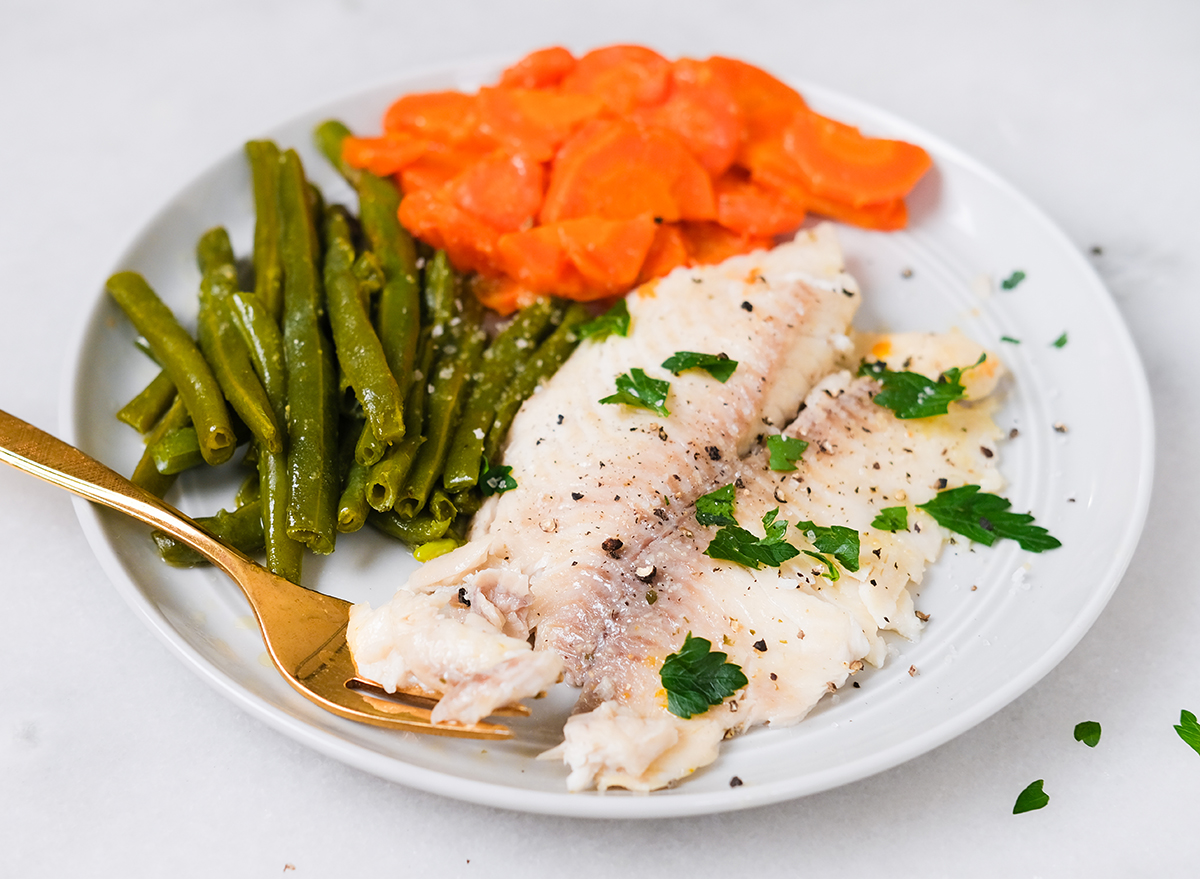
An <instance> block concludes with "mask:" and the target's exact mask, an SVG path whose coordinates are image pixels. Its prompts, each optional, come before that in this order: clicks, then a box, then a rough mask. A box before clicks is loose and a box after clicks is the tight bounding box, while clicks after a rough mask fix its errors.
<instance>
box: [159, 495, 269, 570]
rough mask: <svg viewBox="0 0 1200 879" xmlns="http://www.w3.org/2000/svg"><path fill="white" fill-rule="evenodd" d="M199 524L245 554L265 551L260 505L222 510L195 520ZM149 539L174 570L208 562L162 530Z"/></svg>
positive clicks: (254, 504)
mask: <svg viewBox="0 0 1200 879" xmlns="http://www.w3.org/2000/svg"><path fill="white" fill-rule="evenodd" d="M196 524H197V525H200V526H202V527H203V528H204V530H205V531H208V532H209V533H210V534H212V536H213V537H215V538H217V539H218V540H220V541H221V542H223V543H227V544H229V545H230V546H232V547H233V548H234V549H236V550H239V551H240V552H243V553H245V554H246V555H253V554H254V553H257V552H261V551H262V548H263V524H262V510H261V509H260V507H259V505H258V504H257V503H251V504H246V505H244V506H241V507H238V508H237V509H236V510H234V511H233V512H232V513H227V512H225V510H221V511H220V512H219V513H217V514H216V515H215V516H201V517H200V518H198V519H196ZM150 536H151V537H152V538H153V539H154V543H155V545H157V546H158V554H159V555H161V556H162V560H163V561H164V562H166V563H167V564H168V565H171V566H172V567H175V568H194V567H197V566H199V565H207V564H208V563H209V562H208V560H207V559H205V558H204V556H202V555H200V553H198V552H196V550H194V549H192V548H191V547H190V546H188V545H187V544H185V543H181V542H180V541H178V540H176V539H175V538H174V537H171V536H170V535H168V534H164V533H163V532H162V531H153V532H151V535H150Z"/></svg>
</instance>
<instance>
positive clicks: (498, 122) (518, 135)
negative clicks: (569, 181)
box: [479, 88, 604, 162]
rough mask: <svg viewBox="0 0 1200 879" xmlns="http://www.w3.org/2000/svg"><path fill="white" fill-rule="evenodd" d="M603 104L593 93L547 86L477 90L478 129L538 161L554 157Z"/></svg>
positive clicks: (545, 160) (593, 116) (592, 117)
mask: <svg viewBox="0 0 1200 879" xmlns="http://www.w3.org/2000/svg"><path fill="white" fill-rule="evenodd" d="M603 108H604V104H603V102H602V101H601V100H600V99H599V98H597V97H596V96H594V95H571V94H560V93H559V92H557V91H553V90H550V89H516V88H484V89H480V90H479V119H480V123H479V124H480V130H481V131H483V132H485V133H486V134H488V135H490V136H491V137H493V138H495V139H496V140H497V141H498V142H499V143H501V144H503V145H504V146H506V147H508V148H509V149H511V150H514V151H517V152H521V153H524V154H526V155H528V156H530V157H531V158H534V159H536V160H537V161H539V162H548V161H550V160H551V159H552V158H554V154H555V153H556V152H557V151H558V148H559V147H560V146H562V144H563V142H564V141H565V140H566V139H567V138H568V137H570V136H571V135H572V134H573V133H574V132H575V131H577V130H578V129H579V128H580V127H581V126H582V125H583V124H584V123H586V122H587V121H589V120H590V119H594V118H595V117H596V116H597V115H599V113H600V111H601V110H602V109H603Z"/></svg>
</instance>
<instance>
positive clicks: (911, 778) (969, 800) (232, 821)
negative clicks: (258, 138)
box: [0, 0, 1200, 877]
mask: <svg viewBox="0 0 1200 879" xmlns="http://www.w3.org/2000/svg"><path fill="white" fill-rule="evenodd" d="M617 41H638V42H645V43H648V44H651V45H653V46H655V47H656V48H658V49H660V50H661V51H663V52H664V53H666V54H668V55H676V54H692V55H704V54H710V53H717V52H719V53H721V54H730V55H734V56H739V57H744V58H746V59H748V60H752V61H755V62H758V63H760V64H762V65H763V66H766V67H768V68H770V69H773V70H775V71H777V72H779V73H782V74H789V75H794V76H797V77H800V78H806V79H810V80H813V81H815V82H820V83H822V84H825V85H828V86H830V87H833V88H835V89H838V90H840V91H843V92H845V93H848V94H852V95H855V96H857V97H860V98H862V99H865V100H867V101H869V102H872V103H874V104H877V105H879V106H881V107H884V108H886V109H888V110H891V111H893V112H895V113H897V114H899V115H901V116H904V117H907V118H909V119H911V120H912V121H914V122H916V123H918V124H920V125H922V126H925V127H927V128H928V129H929V130H931V131H933V132H935V133H937V134H939V135H941V136H943V137H945V138H946V139H947V140H949V141H950V142H952V143H954V144H956V145H958V146H960V147H961V148H963V149H965V150H966V151H967V152H969V153H971V154H973V155H975V156H976V157H978V158H979V159H981V160H982V161H984V162H985V163H987V164H988V165H990V166H991V167H992V168H994V169H995V170H997V171H998V172H999V173H1000V174H1001V175H1003V176H1004V177H1006V178H1007V179H1009V180H1010V181H1011V182H1013V183H1014V184H1015V185H1016V186H1017V187H1018V188H1019V189H1021V190H1023V191H1024V192H1025V193H1027V194H1028V195H1029V196H1031V197H1032V198H1033V200H1034V201H1036V202H1037V203H1038V204H1039V205H1040V206H1041V207H1042V208H1044V209H1045V210H1046V211H1047V212H1048V213H1049V214H1050V216H1051V217H1053V218H1054V219H1055V220H1056V221H1057V222H1058V223H1060V224H1061V225H1062V226H1063V228H1064V229H1065V230H1066V232H1067V234H1068V236H1069V237H1070V238H1071V240H1072V241H1073V242H1074V243H1075V244H1076V245H1077V246H1078V247H1079V248H1080V249H1081V250H1085V251H1088V250H1090V248H1092V247H1093V246H1094V245H1099V246H1101V247H1102V248H1103V253H1102V255H1099V256H1092V257H1090V258H1092V259H1093V260H1094V264H1095V265H1096V267H1097V269H1098V270H1099V271H1100V273H1101V275H1102V276H1103V277H1104V279H1105V280H1106V282H1107V283H1108V284H1109V286H1110V289H1111V290H1112V293H1113V296H1114V297H1115V299H1116V301H1117V303H1118V306H1119V307H1120V309H1121V311H1122V313H1123V314H1124V316H1125V318H1126V320H1127V321H1128V323H1129V325H1130V328H1131V330H1132V332H1133V335H1134V338H1135V341H1136V342H1137V345H1138V347H1139V349H1140V351H1141V354H1142V357H1143V358H1144V362H1145V364H1146V368H1147V371H1148V373H1149V376H1150V382H1151V386H1152V389H1153V394H1154V405H1155V410H1156V417H1157V419H1158V424H1157V429H1158V444H1157V450H1156V451H1157V456H1158V465H1157V476H1156V484H1155V486H1154V499H1153V502H1152V506H1151V511H1150V517H1149V521H1148V524H1147V528H1146V533H1145V536H1144V537H1143V539H1142V543H1141V545H1140V547H1139V549H1138V552H1137V554H1136V556H1135V558H1134V561H1133V564H1132V566H1131V568H1130V570H1129V573H1128V574H1127V575H1126V577H1125V579H1124V581H1123V583H1122V585H1121V587H1120V588H1119V590H1118V591H1117V593H1116V596H1115V597H1114V599H1113V600H1112V602H1111V604H1110V605H1109V606H1108V608H1107V610H1106V611H1105V612H1104V614H1103V615H1102V616H1101V618H1100V620H1099V621H1098V622H1097V624H1096V625H1095V627H1094V628H1093V629H1092V631H1091V632H1090V633H1089V634H1088V635H1087V636H1086V637H1085V638H1084V640H1083V642H1082V643H1081V644H1080V645H1079V646H1078V647H1077V648H1076V649H1075V651H1074V652H1073V653H1071V654H1070V656H1068V658H1067V659H1066V660H1065V661H1064V662H1063V663H1062V664H1061V665H1060V666H1059V667H1058V668H1057V669H1055V670H1054V671H1053V672H1051V673H1050V674H1049V675H1048V676H1047V677H1046V678H1045V679H1044V680H1043V681H1042V682H1041V683H1039V684H1038V685H1037V686H1035V687H1034V688H1033V689H1032V690H1031V691H1029V692H1028V693H1027V694H1025V695H1024V696H1022V697H1021V698H1019V699H1017V700H1016V701H1015V702H1014V703H1013V704H1011V705H1010V706H1009V707H1007V708H1006V709H1004V710H1003V711H1001V712H1000V713H998V714H997V715H995V716H994V717H992V718H991V719H990V720H988V721H986V722H984V723H982V724H980V725H979V726H978V727H977V728H975V729H974V730H972V731H970V732H968V733H967V734H965V735H963V736H961V737H959V738H958V739H956V740H954V741H952V742H950V743H949V744H947V745H944V746H943V747H941V748H938V749H937V750H935V751H933V752H932V753H930V754H927V755H925V756H924V757H921V758H919V759H916V760H913V761H911V762H909V763H907V764H905V765H903V766H900V767H898V768H895V769H893V770H891V771H889V772H885V773H883V774H881V775H878V776H875V777H873V778H869V779H866V780H864V781H861V782H858V783H856V784H852V785H848V786H846V787H843V788H840V789H837V790H833V791H829V792H827V793H824V794H820V795H817V796H812V797H808V798H806V799H803V800H798V801H795V802H790V803H784V804H780V805H776V806H772V807H768V808H762V809H757V810H751V811H747V812H741V813H733V814H727V815H718V816H711V817H704V818H690V819H679V820H663V821H645V822H590V821H580V820H567V819H554V818H546V817H538V816H529V815H522V814H517V813H509V812H504V811H497V810H493V809H488V808H482V807H477V806H471V805H465V804H461V803H457V802H452V801H450V800H446V799H443V798H441V797H438V796H434V795H430V794H425V793H420V792H416V791H412V790H408V789H405V788H402V787H399V786H397V785H393V784H390V783H387V782H383V781H380V780H378V779H376V778H373V777H371V776H368V775H364V774H362V773H360V772H358V771H356V770H353V769H350V768H347V767H345V766H343V765H341V764H339V763H336V762H333V761H331V760H329V759H326V758H324V757H321V756H319V755H317V754H315V753H313V752H311V751H309V750H307V749H306V748H304V747H302V746H301V745H298V744H296V743H294V742H292V741H291V740H289V739H286V738H284V737H282V736H281V735H279V734H277V733H275V732H274V731H272V730H270V729H268V728H266V727H265V726H263V725H262V724H260V723H258V722H257V721H255V720H252V719H250V718H249V717H248V716H246V715H244V714H242V713H241V712H239V711H238V710H237V709H236V708H235V707H234V706H233V705H232V704H230V703H228V702H226V701H225V700H224V699H223V698H222V697H220V696H219V695H217V694H216V693H215V692H214V691H212V690H210V689H209V688H208V687H206V686H205V685H204V684H203V683H202V682H201V681H200V680H199V679H198V678H197V677H196V676H194V675H193V674H191V673H190V672H189V671H187V670H186V669H185V668H184V667H183V666H182V665H180V664H179V663H178V662H176V661H175V660H174V659H173V658H172V656H171V655H170V654H168V652H167V650H166V649H165V648H164V647H163V646H162V645H161V644H160V643H159V642H158V641H157V640H156V639H155V638H154V637H153V636H152V635H151V634H150V633H149V632H148V631H147V630H146V629H145V628H143V627H142V625H141V624H140V623H139V622H138V621H137V620H136V619H135V618H134V617H133V615H132V614H131V613H130V611H129V610H128V608H127V607H126V606H125V605H124V604H123V602H122V601H121V599H120V598H119V597H118V596H117V594H116V593H115V592H114V591H113V590H112V588H111V587H110V586H109V585H108V583H107V581H106V579H105V577H104V574H103V573H102V572H101V570H100V568H99V565H98V564H97V563H96V562H95V560H94V559H93V557H92V555H91V553H90V551H89V549H88V547H87V544H86V543H85V541H84V539H83V535H82V533H81V531H80V529H79V526H78V525H77V524H76V521H75V518H74V514H73V512H72V509H71V505H70V502H69V500H68V498H67V496H66V495H65V494H64V493H62V492H60V491H58V490H56V489H52V488H50V487H48V486H44V485H42V484H40V483H37V482H35V481H33V480H31V479H29V478H28V477H26V476H23V475H21V474H18V473H16V472H15V471H12V470H9V469H7V468H5V469H2V470H0V590H2V592H0V595H2V598H3V601H4V604H5V612H4V620H5V625H4V634H3V637H2V638H0V665H2V667H3V668H4V669H5V673H4V675H3V676H2V678H0V680H2V683H0V875H4V876H14V877H16V876H20V877H26V876H30V877H43V876H45V877H50V876H55V877H57V876H71V875H84V876H110V875H112V876H117V875H120V876H165V875H169V876H176V877H190V876H205V877H207V876H218V875H219V876H239V877H240V876H279V875H295V876H352V875H364V876H382V875H392V874H410V875H424V876H470V875H493V876H508V875H522V876H543V875H545V876H551V875H571V876H579V877H587V876H610V875H619V874H632V875H646V876H659V875H662V876H667V875H688V876H695V877H704V876H717V875H734V876H738V875H754V876H774V875H795V874H800V873H802V874H804V875H812V876H835V875H878V874H880V873H882V872H883V871H885V870H886V871H887V873H888V874H889V875H894V876H922V877H934V876H962V875H971V876H979V877H985V876H987V877H991V876H995V877H1016V876H1039V877H1051V876H1077V875H1087V876H1089V877H1108V876H1113V877H1123V876H1163V875H1188V874H1189V873H1190V872H1191V871H1193V870H1194V869H1195V863H1196V857H1197V855H1200V841H1198V839H1197V835H1196V831H1195V828H1196V819H1197V814H1198V812H1200V809H1198V807H1197V803H1198V802H1200V800H1198V797H1197V791H1200V755H1198V754H1196V753H1194V752H1193V751H1191V750H1190V749H1188V748H1187V747H1186V746H1185V745H1184V744H1183V743H1182V742H1181V741H1180V740H1179V739H1178V738H1177V737H1176V735H1175V733H1174V731H1173V730H1172V729H1171V725H1172V724H1173V723H1174V722H1176V721H1177V720H1178V716H1179V710H1180V709H1181V708H1191V709H1192V710H1193V711H1197V712H1200V670H1198V668H1197V664H1196V662H1195V660H1194V656H1195V651H1194V649H1193V645H1194V639H1195V632H1196V631H1197V629H1200V597H1198V596H1200V590H1197V588H1196V586H1197V577H1196V575H1195V574H1194V573H1193V571H1192V570H1191V567H1190V565H1188V564H1187V562H1186V558H1187V556H1186V555H1185V553H1186V551H1187V550H1190V549H1191V548H1193V547H1194V546H1195V544H1196V528H1195V525H1194V523H1195V521H1196V514H1195V512H1194V508H1195V502H1194V500H1193V499H1194V497H1195V496H1196V494H1197V489H1198V488H1200V470H1198V468H1197V465H1196V460H1197V456H1196V454H1195V451H1194V446H1195V438H1196V437H1197V436H1200V431H1198V427H1200V425H1198V424H1197V421H1198V419H1200V387H1198V385H1197V383H1196V382H1195V381H1194V380H1193V373H1194V353H1193V352H1194V350H1195V348H1196V343H1195V338H1196V331H1195V329H1194V327H1196V326H1197V325H1200V247H1198V245H1200V220H1198V216H1200V213H1198V212H1197V210H1196V204H1197V200H1198V199H1200V170H1198V168H1200V162H1198V161H1197V158H1196V144H1197V143H1200V6H1197V5H1196V4H1194V3H1191V2H1187V0H1179V2H1166V0H1160V2H1138V3H1133V2H1127V3H1114V2H1086V0H1078V2H1043V3H1034V2H1025V0H1022V2H1013V0H1008V2H996V3H962V2H953V0H940V2H921V3H905V4H897V3H893V2H888V0H844V2H841V3H832V2H804V3H783V2H779V3H769V2H763V0H757V2H756V0H743V2H741V3H739V4H737V5H736V6H735V4H732V3H728V2H725V3H722V2H701V0H692V2H687V3H684V2H670V3H667V2H657V3H648V2H645V0H642V2H629V0H607V2H603V3H591V2H589V3H564V2H557V3H555V2H527V0H510V2H506V3H490V4H489V3H483V2H479V3H470V2H463V0H439V2H426V3H422V4H415V3H385V2H372V0H343V2H338V3H334V2H317V0H293V2H283V0H243V2H240V3H239V2H234V0H209V2H194V3H173V4H164V3H152V2H142V3H139V2H130V0H107V2H105V3H103V4H98V3H85V2H66V0H53V2H47V0H41V2H35V0H4V2H3V3H0V119H3V120H4V125H3V136H2V137H0V193H3V210H0V242H3V244H2V245H0V278H3V292H2V293H0V297H2V300H3V303H4V319H3V320H2V321H0V407H2V408H4V409H6V410H8V411H10V412H13V413H14V414H17V415H19V416H21V417H23V418H25V419H26V420H29V421H32V422H34V423H37V424H40V425H44V426H46V427H49V428H52V429H53V428H54V427H55V426H56V424H57V417H58V409H59V404H58V398H59V394H60V386H61V384H62V380H63V375H62V372H63V370H64V364H65V363H66V361H67V359H68V355H69V353H70V352H69V351H68V346H69V345H70V343H71V340H72V338H73V337H74V334H75V331H76V327H77V325H78V322H79V320H80V319H81V315H82V311H83V310H84V309H85V308H87V307H88V306H89V304H90V303H91V302H92V300H93V298H94V297H95V296H96V295H98V292H99V289H100V285H101V283H102V282H103V279H104V277H105V276H106V275H107V273H108V272H109V271H110V270H111V269H112V268H113V261H114V259H115V258H116V255H117V254H118V253H119V252H120V250H121V249H122V248H123V247H124V246H125V245H126V244H127V243H128V241H129V240H130V239H131V237H132V236H133V234H134V233H135V232H136V231H137V230H138V228H139V227H140V226H141V224H143V223H144V222H145V221H146V220H147V219H148V218H149V217H150V215H151V214H152V213H153V212H154V211H155V209H156V208H157V207H158V206H159V205H160V204H161V202H162V201H163V200H164V199H165V198H166V197H168V196H169V195H170V194H171V193H173V192H175V191H176V190H177V189H178V188H179V187H180V186H182V185H183V184H184V183H186V182H187V181H188V180H189V179H190V178H192V177H193V176H194V175H195V174H196V173H197V172H198V171H199V170H200V169H202V168H204V167H205V166H207V165H208V164H209V163H210V162H211V161H213V160H214V159H215V158H217V157H218V156H220V155H221V154H223V153H224V152H226V151H228V150H230V149H231V148H234V147H236V146H237V145H239V144H240V143H241V142H242V141H244V140H245V139H247V138H249V137H252V136H255V135H256V134H258V133H259V132H260V131H261V130H262V129H263V128H265V127H266V126H268V125H271V124H273V123H275V122H277V121H280V120H282V119H285V118H287V117H289V116H291V115H293V114H295V113H296V112H298V111H300V110H302V109H304V108H306V107H308V106H310V105H312V104H314V103H318V102H320V101H322V100H325V99H327V98H331V97H335V96H337V95H339V94H341V93H344V92H346V91H349V90H351V89H353V88H355V87H357V86H360V85H362V84H364V83H370V82H374V81H377V80H381V79H384V78H387V77H391V76H394V75H395V74H397V73H398V72H402V71H403V70H405V69H407V68H411V67H419V66H422V65H429V64H436V63H439V62H442V61H444V60H447V59H455V58H463V57H469V56H473V55H480V54H496V53H499V54H502V55H511V56H514V57H515V56H517V55H519V54H520V53H521V52H523V51H525V50H528V49H531V48H535V47H538V46H541V45H546V44H551V43H564V44H566V45H569V46H571V47H573V48H576V49H584V48H587V47H590V46H594V45H600V44H604V43H609V42H617ZM1112 416H1113V417H1112V429H1113V430H1121V429H1122V408H1121V401H1120V400H1113V401H1112ZM1084 719H1094V720H1098V721H1100V722H1101V723H1102V724H1103V727H1104V737H1103V739H1102V741H1101V743H1100V746H1099V747H1098V748H1096V749H1095V750H1094V751H1090V750H1088V749H1086V748H1084V747H1083V746H1082V745H1080V744H1078V743H1076V742H1074V741H1073V740H1072V737H1071V730H1072V728H1073V726H1074V724H1075V723H1076V722H1077V721H1080V720H1084ZM1034 778H1044V779H1045V780H1046V790H1047V791H1048V792H1049V793H1050V794H1051V796H1052V800H1051V803H1050V805H1049V807H1047V808H1046V809H1044V810H1042V811H1040V812H1035V813H1030V814H1026V815H1020V816H1013V815H1011V814H1010V810H1011V807H1012V803H1013V800H1014V798H1015V796H1016V794H1017V793H1018V792H1019V791H1020V790H1021V788H1022V787H1024V786H1025V784H1026V783H1028V782H1029V781H1030V780H1032V779H1034ZM289 868H294V870H293V869H289Z"/></svg>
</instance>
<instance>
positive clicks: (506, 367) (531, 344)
mask: <svg viewBox="0 0 1200 879" xmlns="http://www.w3.org/2000/svg"><path fill="white" fill-rule="evenodd" d="M553 311H554V304H553V302H552V300H550V299H539V300H538V301H537V302H534V303H533V304H532V305H529V306H527V307H525V308H523V309H522V310H521V312H520V313H519V314H518V315H517V316H516V318H515V319H514V320H513V322H512V323H511V324H509V326H508V327H507V328H506V329H505V330H504V331H503V332H502V333H500V335H499V336H497V337H496V341H495V342H493V343H492V344H491V346H490V347H489V348H488V349H487V350H486V351H485V352H483V364H482V366H481V367H480V372H481V374H482V375H481V377H480V379H479V381H478V382H477V383H476V384H475V389H474V390H473V391H472V392H471V398H470V399H469V400H468V401H467V404H466V407H465V409H464V410H463V415H462V420H461V421H460V422H459V423H458V429H457V430H455V432H454V439H453V440H452V441H451V443H450V453H449V455H448V456H447V458H446V468H445V472H444V473H443V474H442V483H443V484H444V485H445V486H446V489H447V490H448V491H452V492H457V491H463V490H465V489H468V488H470V487H472V486H473V485H475V483H476V482H478V481H479V466H480V461H481V460H482V459H483V445H484V441H485V440H486V439H487V435H488V431H489V430H491V427H492V422H493V421H494V420H495V418H496V403H497V402H498V401H499V399H500V396H501V394H502V393H503V392H504V389H505V387H506V386H507V384H508V382H509V379H511V378H512V374H513V372H515V371H516V369H517V365H518V363H520V362H521V361H522V360H523V359H524V358H525V357H526V356H527V355H532V354H533V352H534V348H535V346H536V345H537V342H538V339H539V338H540V337H541V334H542V332H543V330H545V329H546V327H547V326H548V325H549V323H550V318H551V316H552V313H553Z"/></svg>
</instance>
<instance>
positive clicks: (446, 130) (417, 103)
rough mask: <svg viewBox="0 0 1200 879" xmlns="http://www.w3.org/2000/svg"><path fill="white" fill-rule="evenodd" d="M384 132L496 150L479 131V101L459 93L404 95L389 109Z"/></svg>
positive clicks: (491, 142)
mask: <svg viewBox="0 0 1200 879" xmlns="http://www.w3.org/2000/svg"><path fill="white" fill-rule="evenodd" d="M383 130H384V131H390V132H398V131H403V132H408V133H410V134H416V135H420V136H421V137H424V138H428V139H429V140H433V141H437V142H438V143H443V144H448V145H452V146H462V147H466V148H469V149H485V148H492V147H495V145H496V144H495V142H493V141H492V140H491V139H490V138H488V137H486V136H485V135H483V134H481V132H480V131H479V99H478V97H477V96H476V95H464V94H463V93H462V92H426V93H424V94H416V95H405V96H404V97H402V98H401V99H400V100H398V101H396V102H395V103H394V104H392V106H390V107H388V110H387V113H386V114H385V115H384V117H383Z"/></svg>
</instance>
